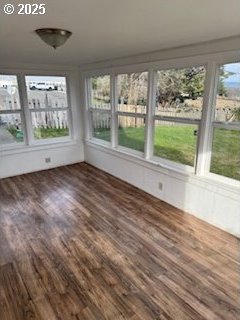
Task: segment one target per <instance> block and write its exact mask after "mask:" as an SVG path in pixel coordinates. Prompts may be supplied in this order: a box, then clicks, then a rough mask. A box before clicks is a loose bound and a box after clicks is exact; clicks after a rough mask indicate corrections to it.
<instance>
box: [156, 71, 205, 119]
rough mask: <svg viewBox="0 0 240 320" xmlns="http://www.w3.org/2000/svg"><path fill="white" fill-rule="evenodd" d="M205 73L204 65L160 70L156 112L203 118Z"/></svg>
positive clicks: (170, 115)
mask: <svg viewBox="0 0 240 320" xmlns="http://www.w3.org/2000/svg"><path fill="white" fill-rule="evenodd" d="M205 73H206V72H205V68H204V67H192V68H184V69H170V70H163V71H158V73H157V93H156V114H157V115H161V116H168V117H178V118H187V119H201V117H202V104H203V92H204V80H205Z"/></svg>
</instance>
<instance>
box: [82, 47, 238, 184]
mask: <svg viewBox="0 0 240 320" xmlns="http://www.w3.org/2000/svg"><path fill="white" fill-rule="evenodd" d="M238 57H239V51H230V52H221V53H212V54H202V55H199V56H198V55H196V56H189V57H186V58H174V59H168V60H161V61H152V62H143V63H138V64H135V65H130V64H129V65H123V66H115V67H114V66H112V67H107V68H106V67H104V68H102V69H96V70H94V68H92V70H90V71H84V72H82V78H83V79H87V78H90V77H94V76H99V75H110V76H111V79H112V85H111V113H112V124H113V125H112V130H111V132H112V135H111V136H112V142H111V145H108V146H107V147H108V148H110V149H112V150H115V151H116V152H120V153H122V154H123V155H124V154H126V155H133V156H136V157H137V158H140V159H142V161H146V162H147V163H148V164H153V165H154V164H156V166H158V167H162V168H164V169H168V170H173V171H175V172H178V173H179V172H181V173H183V174H186V175H191V176H192V177H196V179H200V178H201V179H207V181H213V182H214V183H215V182H220V183H222V184H224V185H225V186H226V187H227V188H228V187H234V188H235V187H237V188H238V187H240V182H239V181H238V180H235V179H232V178H228V177H224V176H221V175H217V174H214V173H211V172H209V168H210V161H211V153H212V133H213V126H212V125H211V124H212V122H213V117H214V103H215V97H216V90H217V80H218V78H217V77H218V66H219V65H222V64H227V63H234V62H235V63H237V62H239V61H240V59H238ZM193 66H194V67H195V66H196V67H197V66H205V68H206V76H205V84H204V96H203V108H202V118H201V119H197V120H196V121H197V122H198V125H199V133H198V143H197V151H196V164H195V168H194V169H193V167H190V166H186V165H183V164H178V163H176V162H173V161H170V160H166V159H163V158H160V157H159V158H158V159H154V158H153V157H152V154H153V130H154V126H153V123H154V122H153V121H154V117H155V115H154V110H155V96H154V95H155V92H156V91H155V88H156V71H157V70H164V69H181V68H189V67H193ZM98 68H99V67H98ZM146 71H148V108H147V115H146V122H145V150H144V154H143V155H142V154H139V153H137V154H136V153H135V152H132V149H128V148H123V149H122V148H121V149H120V148H117V120H116V117H117V110H116V106H117V103H116V97H117V91H116V90H117V87H116V86H117V84H116V82H117V81H116V77H117V75H118V74H124V73H127V74H129V73H140V72H146ZM85 81H86V80H85ZM88 94H89V87H88V86H87V82H85V90H84V96H85V97H87V95H88ZM85 115H86V117H88V101H87V99H85ZM177 119H178V120H179V118H177ZM164 120H165V119H164ZM171 121H174V119H172V118H171ZM183 121H184V122H185V121H186V119H185V118H184V119H183ZM193 122H195V120H194V121H193ZM86 123H87V126H86V128H85V130H86V142H87V143H90V144H91V143H94V144H97V145H99V147H101V145H102V146H103V147H104V145H105V144H104V143H103V141H100V140H98V141H96V140H95V139H91V135H89V134H88V132H89V127H90V122H89V120H88V121H87V122H86ZM194 124H195V123H194Z"/></svg>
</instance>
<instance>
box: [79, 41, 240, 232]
mask: <svg viewBox="0 0 240 320" xmlns="http://www.w3.org/2000/svg"><path fill="white" fill-rule="evenodd" d="M209 56H211V59H213V60H215V58H217V60H218V61H222V62H221V63H223V61H225V59H226V60H228V59H229V61H233V59H236V60H237V59H238V58H237V57H239V56H240V37H239V36H238V37H232V38H228V39H222V40H217V41H212V42H206V43H201V44H196V45H191V46H185V47H179V48H174V49H169V50H162V51H158V52H152V53H148V54H144V55H138V56H132V57H125V58H122V59H114V60H108V61H102V62H97V63H94V64H89V65H82V66H81V70H82V75H83V78H84V75H85V76H89V75H93V74H104V73H105V74H106V73H110V74H113V75H114V74H117V73H118V72H122V70H123V71H124V72H126V69H128V70H130V69H131V71H132V72H137V70H140V69H144V68H146V69H148V68H149V66H150V67H152V68H155V65H156V66H157V65H158V64H159V63H161V64H162V65H164V63H166V65H172V64H173V65H174V64H175V63H178V62H179V59H182V61H183V60H184V63H186V61H187V62H188V61H189V63H197V62H199V63H202V62H200V61H203V62H204V61H208V60H209ZM238 60H239V59H238ZM134 70H136V71H134ZM82 86H83V82H82ZM83 107H84V106H83ZM86 119H87V118H86ZM86 137H87V138H89V137H88V135H86ZM85 161H86V162H88V163H90V164H92V165H93V166H95V167H97V168H100V169H102V170H104V171H106V172H108V173H110V174H112V175H114V176H116V177H118V178H120V179H122V180H125V181H127V182H129V183H131V184H133V185H134V186H136V187H138V188H140V189H142V190H144V191H146V192H148V193H150V194H152V195H154V196H156V197H157V198H159V199H162V200H164V201H166V202H168V203H170V204H172V205H173V206H175V207H177V208H180V209H182V210H184V211H186V212H188V213H191V214H193V215H195V216H196V217H198V218H200V219H203V220H205V221H207V222H209V223H211V224H213V225H215V226H217V227H219V228H221V229H223V230H226V231H228V232H230V233H232V234H234V235H236V236H238V237H240V188H239V184H236V185H234V184H231V183H230V184H229V185H227V184H225V183H221V180H220V179H219V180H218V181H217V179H216V180H214V179H213V178H207V177H201V176H199V175H194V174H191V173H188V174H187V173H184V172H182V173H181V172H176V171H174V170H173V169H170V168H166V167H165V168H164V167H161V166H160V165H157V164H153V163H150V162H149V161H148V162H147V161H145V160H144V159H143V158H137V157H136V156H133V155H128V154H126V153H124V152H120V151H116V150H114V149H113V148H112V149H111V148H109V147H104V146H99V145H98V144H97V143H95V142H94V141H91V140H89V139H87V140H86V143H85ZM160 182H161V183H162V184H163V190H162V191H161V190H159V183H160Z"/></svg>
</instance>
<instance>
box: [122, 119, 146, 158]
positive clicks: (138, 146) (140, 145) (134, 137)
mask: <svg viewBox="0 0 240 320" xmlns="http://www.w3.org/2000/svg"><path fill="white" fill-rule="evenodd" d="M144 140H145V119H142V118H135V117H125V116H119V117H118V144H119V145H120V146H123V147H126V148H130V149H134V150H137V151H141V152H143V151H144Z"/></svg>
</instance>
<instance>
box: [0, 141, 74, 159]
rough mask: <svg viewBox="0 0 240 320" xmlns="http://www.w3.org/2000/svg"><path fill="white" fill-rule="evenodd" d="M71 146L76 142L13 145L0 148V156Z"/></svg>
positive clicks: (42, 142)
mask: <svg viewBox="0 0 240 320" xmlns="http://www.w3.org/2000/svg"><path fill="white" fill-rule="evenodd" d="M72 145H77V141H75V140H71V139H67V140H61V141H60V140H58V141H53V140H52V141H41V142H38V143H36V144H34V145H25V144H21V145H13V146H9V147H4V148H1V147H0V156H8V155H12V154H19V153H27V152H34V151H38V150H46V149H56V148H59V147H68V146H72Z"/></svg>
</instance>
